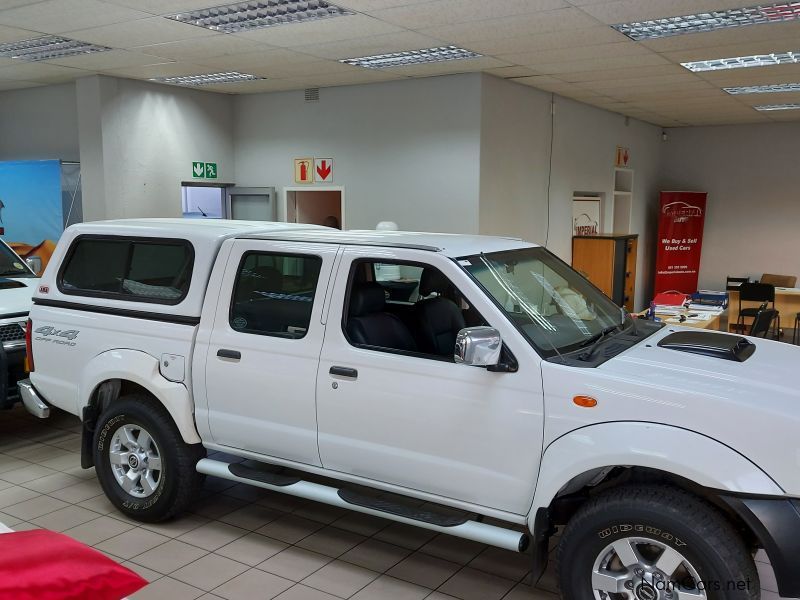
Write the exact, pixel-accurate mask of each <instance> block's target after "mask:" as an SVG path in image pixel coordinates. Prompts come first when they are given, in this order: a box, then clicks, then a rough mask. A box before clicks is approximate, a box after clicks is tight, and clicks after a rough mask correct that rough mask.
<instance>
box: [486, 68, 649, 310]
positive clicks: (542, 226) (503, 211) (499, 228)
mask: <svg viewBox="0 0 800 600" xmlns="http://www.w3.org/2000/svg"><path fill="white" fill-rule="evenodd" d="M482 96H483V105H482V114H483V120H482V124H481V131H482V137H481V167H480V171H481V186H480V189H481V199H480V231H481V233H491V234H506V235H509V234H510V235H515V236H519V237H522V238H524V239H526V240H530V241H533V242H537V243H540V244H544V243H545V242H547V247H548V248H549V249H550V250H552V251H553V252H555V253H556V254H557V255H558V256H560V257H561V258H562V259H563V260H565V261H567V262H570V261H571V259H572V196H573V193H574V192H576V191H580V192H601V193H605V195H606V198H610V197H612V194H611V192H612V191H613V188H614V161H615V155H616V147H617V146H625V147H628V148H630V151H631V162H630V166H631V168H632V169H634V171H635V177H634V190H633V198H634V203H633V210H632V217H631V233H638V234H639V253H638V257H637V278H636V279H637V282H636V299H635V305H636V308H637V309H638V308H640V307H643V306H645V305H646V304H647V302H648V301H649V298H650V297H651V295H652V284H653V282H652V279H653V268H652V266H653V261H654V250H655V241H654V240H655V234H656V231H655V228H656V226H657V218H658V205H657V200H658V190H659V185H658V184H659V180H660V167H661V160H662V155H663V149H664V148H663V143H662V141H661V129H660V128H657V127H655V126H653V125H649V124H647V123H643V122H641V121H637V120H635V119H628V122H627V124H626V119H625V117H623V116H621V115H618V114H615V113H610V112H608V111H605V110H601V109H598V108H594V107H591V106H588V105H586V104H582V103H580V102H575V101H573V100H569V99H566V98H561V97H559V96H555V97H554V98H553V101H554V102H555V106H554V114H553V125H554V127H553V156H552V177H551V181H550V203H549V207H548V202H547V188H548V173H549V162H550V135H551V113H550V110H551V109H550V103H551V98H552V96H551V95H550V94H548V93H546V92H542V91H540V90H536V89H534V88H531V87H527V86H522V85H519V84H516V83H513V82H509V81H504V80H500V79H497V78H495V77H491V76H488V75H485V76H483V94H482ZM548 214H549V232H548Z"/></svg>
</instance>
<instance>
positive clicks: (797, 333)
mask: <svg viewBox="0 0 800 600" xmlns="http://www.w3.org/2000/svg"><path fill="white" fill-rule="evenodd" d="M798 339H800V313H797V316H796V317H795V318H794V332H793V333H792V343H793V344H796V343H797V341H798Z"/></svg>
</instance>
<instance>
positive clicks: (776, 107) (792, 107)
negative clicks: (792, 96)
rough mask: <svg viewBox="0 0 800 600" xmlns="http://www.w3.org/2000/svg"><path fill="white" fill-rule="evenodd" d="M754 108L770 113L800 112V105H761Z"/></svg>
mask: <svg viewBox="0 0 800 600" xmlns="http://www.w3.org/2000/svg"><path fill="white" fill-rule="evenodd" d="M753 108H755V109H756V110H759V111H761V112H769V111H772V110H798V109H800V104H761V105H760V106H754V107H753Z"/></svg>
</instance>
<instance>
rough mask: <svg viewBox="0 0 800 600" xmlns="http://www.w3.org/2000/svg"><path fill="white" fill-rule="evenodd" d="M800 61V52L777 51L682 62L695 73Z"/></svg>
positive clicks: (770, 65) (771, 65)
mask: <svg viewBox="0 0 800 600" xmlns="http://www.w3.org/2000/svg"><path fill="white" fill-rule="evenodd" d="M791 63H800V52H775V53H773V54H756V55H753V56H734V57H731V58H714V59H711V60H698V61H694V62H685V63H681V66H683V67H686V68H687V69H689V70H690V71H692V72H694V73H699V72H701V71H722V70H725V69H742V68H745V67H773V66H775V65H786V64H791Z"/></svg>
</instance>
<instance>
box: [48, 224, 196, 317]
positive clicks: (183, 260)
mask: <svg viewBox="0 0 800 600" xmlns="http://www.w3.org/2000/svg"><path fill="white" fill-rule="evenodd" d="M193 262H194V251H193V249H192V246H191V244H189V242H187V241H184V240H144V239H135V238H134V239H128V238H102V239H98V238H91V237H85V238H78V239H77V240H76V241H75V242H74V243H73V245H72V248H71V249H70V251H69V254H68V255H67V259H66V261H65V264H64V267H63V268H62V271H61V274H60V276H59V280H58V287H59V289H60V290H61V292H62V293H64V294H72V295H78V296H94V297H100V298H116V299H119V300H133V301H138V302H152V303H155V304H178V303H179V302H180V301H181V300H183V298H184V297H185V296H186V294H187V292H188V291H189V282H190V280H191V277H192V265H193Z"/></svg>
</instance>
